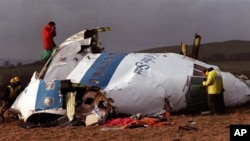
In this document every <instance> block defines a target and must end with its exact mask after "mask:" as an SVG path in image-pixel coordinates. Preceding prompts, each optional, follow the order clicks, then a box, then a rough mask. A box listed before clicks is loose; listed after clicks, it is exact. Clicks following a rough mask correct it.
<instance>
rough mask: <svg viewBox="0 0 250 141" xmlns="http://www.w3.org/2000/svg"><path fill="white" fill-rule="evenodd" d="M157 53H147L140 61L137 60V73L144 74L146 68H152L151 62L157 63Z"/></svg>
mask: <svg viewBox="0 0 250 141" xmlns="http://www.w3.org/2000/svg"><path fill="white" fill-rule="evenodd" d="M156 57H157V56H156V55H153V54H147V55H145V56H144V57H143V58H142V59H141V60H140V61H138V62H135V65H136V68H135V71H134V72H135V73H137V74H142V72H143V71H144V70H147V69H149V68H150V64H151V63H155V60H156Z"/></svg>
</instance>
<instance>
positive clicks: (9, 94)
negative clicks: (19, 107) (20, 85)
mask: <svg viewBox="0 0 250 141" xmlns="http://www.w3.org/2000/svg"><path fill="white" fill-rule="evenodd" d="M16 97H17V89H16V81H15V79H14V78H11V80H10V84H9V85H8V86H7V87H6V89H5V93H4V97H3V101H2V108H1V109H0V122H3V121H4V113H5V112H6V111H7V110H8V109H9V108H10V107H11V105H12V104H13V103H14V101H15V100H16Z"/></svg>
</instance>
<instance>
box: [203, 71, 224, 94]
mask: <svg viewBox="0 0 250 141" xmlns="http://www.w3.org/2000/svg"><path fill="white" fill-rule="evenodd" d="M202 85H203V86H207V93H208V94H220V93H221V92H222V89H223V81H222V77H221V75H219V74H218V73H217V72H216V71H215V70H212V71H210V72H207V80H206V81H204V82H203V83H202Z"/></svg>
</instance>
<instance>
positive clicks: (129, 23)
mask: <svg viewBox="0 0 250 141" xmlns="http://www.w3.org/2000/svg"><path fill="white" fill-rule="evenodd" d="M0 17H1V18H0V29H1V30H0V31H1V33H0V42H1V44H0V45H1V46H0V58H17V59H34V60H39V59H40V51H41V50H42V49H43V47H42V28H43V27H44V25H45V24H46V23H47V22H48V21H51V20H53V21H55V22H56V24H57V36H56V38H55V41H56V43H57V44H58V45H60V44H61V43H62V42H63V41H64V40H65V39H66V38H67V37H69V36H71V35H72V34H74V33H77V32H79V31H81V30H83V29H86V28H89V29H91V28H94V27H97V26H110V27H111V28H112V31H111V32H105V33H101V37H102V38H101V42H102V44H103V46H104V47H105V48H106V51H108V52H135V51H139V50H143V49H148V48H153V47H161V46H171V45H179V44H180V43H181V41H184V42H186V43H187V44H192V43H193V38H194V35H195V33H198V34H200V35H201V36H202V40H201V43H208V42H220V41H226V40H235V39H239V40H249V39H250V0H1V1H0Z"/></svg>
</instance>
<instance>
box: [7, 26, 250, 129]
mask: <svg viewBox="0 0 250 141" xmlns="http://www.w3.org/2000/svg"><path fill="white" fill-rule="evenodd" d="M109 30H110V28H108V27H100V28H95V29H92V30H83V31H81V32H79V33H77V34H74V35H73V36H71V37H69V38H68V39H67V40H65V41H64V42H63V43H62V44H61V45H60V46H59V47H58V48H57V49H56V50H54V52H53V54H52V56H51V58H50V59H49V60H48V61H47V63H46V64H45V66H44V67H43V69H42V70H41V72H39V73H38V72H35V73H34V74H33V76H32V78H31V80H30V82H29V84H28V86H27V87H26V88H25V89H24V90H23V92H22V93H21V94H20V95H19V97H18V98H17V99H16V101H15V102H14V104H13V105H12V107H11V110H12V111H14V112H16V113H18V115H19V118H21V119H22V120H24V122H34V123H38V122H40V121H39V120H41V121H42V120H47V121H46V122H49V121H50V120H51V121H52V120H58V119H63V118H62V117H66V118H67V120H68V121H72V120H73V119H74V118H76V117H82V119H84V121H85V122H86V123H85V124H86V125H91V124H92V123H103V122H105V120H106V118H107V117H108V115H109V114H110V113H111V112H114V111H115V112H116V113H123V114H131V115H133V114H137V113H141V114H142V115H152V116H156V115H160V114H162V113H164V112H174V111H180V110H190V111H196V112H201V111H204V110H206V108H207V105H208V104H207V96H206V88H205V87H202V86H201V83H202V81H203V76H202V73H201V72H202V71H203V70H204V69H207V68H209V67H213V68H214V69H215V70H217V71H218V72H219V73H220V74H221V75H222V77H223V83H224V84H223V85H224V88H225V92H224V101H225V104H226V106H236V105H240V104H244V103H246V102H248V101H249V96H250V87H249V85H248V84H247V83H246V82H245V81H243V80H241V79H240V78H238V77H237V76H235V75H233V74H231V73H229V72H222V71H220V70H219V68H218V67H217V66H214V65H210V64H207V63H204V62H201V61H199V60H197V59H193V58H190V57H188V56H185V55H181V54H176V53H107V52H104V51H103V49H102V48H99V47H98V44H99V42H98V33H99V32H104V31H109ZM64 120H65V118H64ZM58 121H62V120H58Z"/></svg>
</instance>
